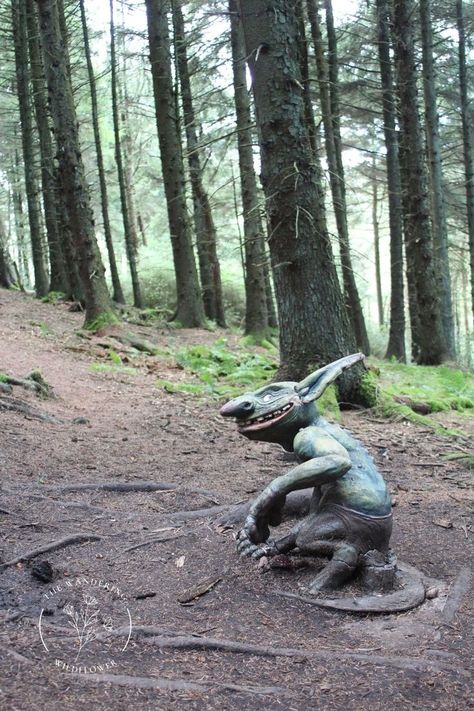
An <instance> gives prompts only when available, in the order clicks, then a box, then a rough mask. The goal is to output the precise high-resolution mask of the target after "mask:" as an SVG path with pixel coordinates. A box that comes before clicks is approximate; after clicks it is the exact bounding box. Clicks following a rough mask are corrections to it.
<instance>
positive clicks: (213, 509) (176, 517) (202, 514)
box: [160, 504, 232, 522]
mask: <svg viewBox="0 0 474 711" xmlns="http://www.w3.org/2000/svg"><path fill="white" fill-rule="evenodd" d="M230 507H232V504H230V505H228V504H223V505H222V506H210V507H209V508H205V509H194V510H191V511H172V512H171V513H165V514H160V515H163V516H164V517H165V518H167V519H170V520H171V521H195V520H196V519H199V518H208V517H213V516H216V515H217V514H221V513H224V512H225V511H228V510H229V508H230ZM219 522H220V520H219Z"/></svg>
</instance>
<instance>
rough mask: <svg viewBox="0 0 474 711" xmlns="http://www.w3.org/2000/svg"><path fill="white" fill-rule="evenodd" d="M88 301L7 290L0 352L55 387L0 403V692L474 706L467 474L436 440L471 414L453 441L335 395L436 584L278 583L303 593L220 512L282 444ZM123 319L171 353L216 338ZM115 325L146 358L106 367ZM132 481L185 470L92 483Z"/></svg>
mask: <svg viewBox="0 0 474 711" xmlns="http://www.w3.org/2000/svg"><path fill="white" fill-rule="evenodd" d="M82 321H83V316H82V314H77V313H71V312H69V311H68V307H67V305H64V304H57V305H52V304H47V303H41V302H39V301H37V300H34V299H33V298H31V297H30V296H27V295H24V294H20V293H14V292H9V291H4V290H0V344H1V346H0V370H1V371H2V372H3V373H6V374H8V375H15V376H22V377H24V376H26V375H28V373H30V372H31V371H32V370H34V369H38V370H39V371H40V372H41V373H42V375H43V377H44V378H45V380H46V381H47V382H48V383H49V384H50V385H51V386H52V387H53V393H54V396H55V397H50V398H48V399H39V398H38V397H37V396H36V395H35V393H34V392H32V391H27V390H25V389H24V388H22V387H20V386H15V387H14V389H13V393H12V394H11V396H13V397H14V398H16V399H17V400H20V401H21V402H22V403H23V404H24V403H26V404H27V406H28V408H29V409H27V410H26V412H25V413H21V412H18V411H8V410H2V409H1V403H0V432H1V440H0V469H1V479H0V658H1V662H0V708H2V709H3V710H4V711H14V710H16V711H34V710H36V709H38V710H41V711H43V710H44V709H48V711H53V710H56V709H65V710H68V711H69V710H74V711H76V710H77V711H82V710H84V711H85V710H86V709H87V710H93V711H105V709H107V711H111V710H113V711H121V710H122V709H123V710H124V711H125V709H128V708H135V709H139V710H148V709H150V710H151V709H249V710H250V709H255V708H264V709H277V708H285V709H298V710H299V709H301V710H303V709H323V710H324V711H326V710H327V711H330V710H331V709H338V710H339V709H344V710H345V711H352V710H356V709H365V708H370V709H373V711H376V710H377V709H384V711H390V710H392V709H412V708H413V709H415V708H416V709H424V710H425V709H438V710H440V709H442V710H446V709H450V710H453V711H454V710H459V711H460V710H461V709H462V710H464V709H468V708H474V696H473V685H472V668H473V667H472V659H473V652H474V645H473V639H474V636H473V632H474V627H473V619H474V618H473V612H474V605H473V603H474V598H473V592H472V587H470V586H469V567H472V566H473V555H472V551H473V540H474V526H473V525H472V521H473V519H472V512H473V507H474V486H473V480H472V471H469V470H468V469H466V468H464V467H463V465H462V463H461V462H456V461H445V460H444V459H443V455H444V454H446V453H448V452H453V451H454V452H455V451H458V450H459V449H465V448H466V446H469V443H468V439H469V437H470V438H471V442H472V435H473V434H474V421H473V419H472V418H470V419H469V418H467V417H465V416H460V415H456V414H455V413H448V414H446V413H443V414H442V415H438V417H439V418H441V419H442V421H443V422H447V423H448V424H449V425H450V426H452V427H459V428H461V429H462V430H463V431H464V432H465V433H466V437H465V438H460V439H456V438H452V437H451V438H446V437H440V436H438V435H436V434H434V433H433V431H432V430H431V429H429V428H422V427H419V426H416V425H413V424H411V423H407V422H397V423H394V422H390V421H383V420H380V419H378V418H377V417H375V416H374V415H373V414H371V413H370V412H367V413H365V412H352V413H344V414H343V424H344V425H345V426H346V427H348V428H349V429H351V430H352V431H353V432H354V433H355V435H356V436H357V437H358V438H359V439H360V440H362V442H363V443H364V444H365V445H366V446H367V447H368V449H369V450H370V451H371V453H372V454H373V456H374V458H375V460H376V462H377V463H378V465H379V467H380V469H381V471H383V473H384V476H385V477H386V479H387V481H388V483H389V486H390V490H391V492H392V494H393V498H394V503H395V508H394V534H393V538H392V542H393V547H394V549H395V550H396V552H397V555H398V558H399V559H400V560H402V561H404V562H406V563H409V564H411V565H412V566H416V567H417V568H418V569H419V570H421V571H422V572H423V573H424V574H425V575H426V576H427V580H428V583H427V584H428V586H429V587H430V590H431V593H430V596H431V599H428V600H426V601H425V602H424V603H423V604H422V605H421V606H420V607H418V608H417V609H415V610H412V611H410V612H405V613H398V614H391V615H375V614H372V615H371V614H363V615H357V614H348V613H342V612H335V611H330V610H324V609H319V608H318V607H315V606H312V605H310V604H307V603H305V602H304V601H301V600H298V599H289V598H287V597H283V596H281V595H280V594H279V593H280V592H281V591H286V592H293V593H297V594H301V589H302V586H304V584H305V582H307V581H308V576H309V575H310V574H311V573H310V572H308V571H307V570H305V569H301V570H300V569H298V570H297V571H294V572H290V571H288V570H273V569H272V570H269V571H267V572H262V569H261V568H260V569H259V567H258V565H257V564H256V563H255V562H253V561H249V560H242V559H240V558H239V557H238V556H237V554H236V551H235V541H234V534H235V529H232V528H229V527H226V526H223V525H221V524H219V522H218V514H219V512H221V511H222V510H223V508H222V507H225V506H226V505H232V504H236V503H237V502H242V501H245V500H247V499H248V498H249V497H251V496H252V495H253V494H255V493H256V492H258V491H259V490H261V488H262V487H263V486H264V485H265V484H266V483H267V482H268V481H269V479H270V478H272V477H273V476H274V475H275V474H277V473H280V472H283V471H284V470H285V469H288V466H289V464H288V462H285V461H284V458H283V456H282V453H281V451H280V450H279V449H278V447H273V446H270V445H266V444H262V443H252V442H247V441H243V440H242V439H241V438H239V436H238V435H237V432H236V430H235V427H234V426H233V425H232V423H229V422H225V421H223V420H222V419H221V418H220V417H219V414H218V403H217V402H215V401H205V400H203V399H197V398H196V397H195V396H192V395H189V394H182V393H174V394H172V393H167V392H164V391H163V390H162V389H159V388H158V387H157V386H156V380H157V379H158V378H161V379H166V380H167V381H173V380H179V379H180V378H181V377H182V371H180V370H179V368H178V367H177V366H176V363H175V361H174V359H173V358H170V356H169V355H163V356H161V355H156V356H149V355H145V354H137V353H136V352H135V353H134V352H132V350H131V349H127V348H126V347H123V346H122V347H121V346H120V344H119V343H118V342H117V341H115V340H114V339H113V333H114V329H111V330H109V331H108V332H107V334H101V335H95V336H91V335H90V334H86V333H84V332H83V331H82V330H81V326H82ZM120 331H122V332H123V333H128V332H129V331H134V333H136V334H139V335H140V337H141V338H146V339H147V340H149V341H151V342H153V343H155V344H157V346H158V347H159V348H160V349H162V350H163V352H164V353H165V352H166V351H168V350H173V349H175V348H176V347H178V346H179V345H181V344H190V343H202V342H206V343H211V342H213V341H214V340H215V339H216V338H217V335H216V334H215V333H211V332H208V331H196V330H194V331H186V330H169V329H168V328H158V327H156V326H155V327H153V328H152V327H140V326H136V327H131V326H123V327H116V330H115V334H116V335H117V334H118V333H119V332H120ZM236 340H237V339H236V337H234V336H229V347H230V348H232V346H233V344H235V343H236ZM111 343H113V344H114V346H113V347H114V349H115V350H116V351H117V352H119V353H120V355H121V357H122V361H123V360H126V359H127V358H128V359H129V361H130V362H129V363H128V364H126V365H127V366H133V370H132V369H131V368H130V369H127V368H126V367H123V366H119V365H117V366H116V367H114V366H113V364H112V365H111V366H110V367H103V365H104V363H108V364H109V365H110V364H111V361H110V357H109V356H108V355H107V354H108V352H109V351H110V345H111ZM97 364H102V367H98V365H97ZM2 397H3V400H4V402H8V401H9V400H8V396H5V395H4V396H2ZM9 402H11V400H10V401H9ZM124 482H128V483H130V484H132V485H137V484H138V485H140V483H141V482H154V483H155V484H158V483H160V482H161V483H169V484H173V485H175V488H172V487H168V488H166V487H162V488H161V489H159V488H157V489H156V490H148V491H146V490H142V491H139V490H138V491H123V490H122V491H121V490H117V491H113V490H107V489H104V488H102V489H101V488H99V487H100V485H103V484H107V485H117V484H119V485H120V484H122V483H124ZM83 485H92V486H90V487H89V488H87V486H83ZM112 488H113V486H112ZM116 488H119V487H116ZM148 488H149V489H153V487H148ZM202 509H205V511H201V510H202ZM210 509H211V510H210ZM195 510H199V511H198V513H197V514H195V515H194V516H193V515H192V514H189V512H190V511H195ZM183 512H184V513H183ZM71 536H77V538H72V539H71V538H68V537H71ZM63 539H67V540H63ZM58 542H59V543H58ZM50 544H57V545H53V546H52V547H51V548H49V550H48V546H49V545H50ZM42 547H45V549H46V550H44V552H43V553H42V554H39V550H38V549H41V548H42ZM29 554H32V555H29ZM27 558H30V560H25V559H27ZM2 563H3V565H2ZM5 564H6V565H5ZM313 575H314V571H313ZM51 576H52V579H51V580H50V578H51ZM206 590H207V591H206ZM205 591H206V592H205ZM130 621H131V622H130ZM130 632H131V634H130ZM80 644H82V647H81V648H80V647H79V645H80Z"/></svg>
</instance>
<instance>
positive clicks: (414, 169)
mask: <svg viewBox="0 0 474 711" xmlns="http://www.w3.org/2000/svg"><path fill="white" fill-rule="evenodd" d="M413 12H414V4H413V1H412V0H395V1H394V41H395V57H396V70H397V90H398V96H399V101H400V130H401V140H402V143H403V163H404V174H405V177H406V182H405V184H404V185H403V190H404V201H405V203H404V207H405V212H406V215H405V241H406V250H407V268H408V271H407V278H408V280H409V281H410V280H412V281H413V283H414V285H415V291H416V301H417V307H418V314H419V324H418V334H417V337H418V340H419V342H418V346H419V352H418V354H417V362H418V363H419V364H420V365H438V364H439V363H441V362H442V361H443V359H444V358H445V357H446V355H447V352H446V342H445V339H444V333H443V328H442V322H441V313H440V307H439V299H438V293H437V291H438V289H437V282H436V276H435V269H434V260H433V248H432V235H431V223H430V209H429V200H428V185H427V175H426V161H425V154H424V150H423V140H422V134H421V124H420V117H419V114H418V97H417V87H416V68H415V51H414V43H413Z"/></svg>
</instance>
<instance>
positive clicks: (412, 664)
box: [113, 625, 470, 676]
mask: <svg viewBox="0 0 474 711" xmlns="http://www.w3.org/2000/svg"><path fill="white" fill-rule="evenodd" d="M113 634H114V635H115V636H127V635H128V634H129V628H128V627H121V628H117V629H116V630H114V631H113ZM132 637H134V638H137V637H150V638H151V639H150V642H151V643H152V644H153V645H154V646H156V647H159V648H160V649H196V650H200V649H209V650H215V651H222V652H231V653H232V652H233V653H237V654H252V655H255V656H258V657H296V658H300V659H316V660H323V661H328V660H334V661H342V660H351V661H358V662H365V663H368V664H375V665H377V666H378V665H381V666H391V667H395V668H398V669H408V670H412V671H429V670H435V671H449V672H451V673H453V674H460V675H461V676H470V671H469V670H468V669H464V668H463V667H461V666H460V665H457V664H453V662H452V661H450V662H449V663H448V662H442V661H438V660H432V659H423V658H417V657H407V656H396V655H387V656H385V655H382V654H367V653H366V652H357V651H353V652H344V651H342V650H341V651H334V650H333V649H319V650H312V649H294V648H291V647H274V646H272V647H265V646H261V645H256V644H248V643H245V642H238V641H235V640H230V639H215V638H213V637H199V636H196V637H194V636H192V635H185V634H183V633H181V632H172V631H170V630H166V631H164V630H163V628H160V627H153V626H148V625H141V626H138V627H134V628H133V630H132Z"/></svg>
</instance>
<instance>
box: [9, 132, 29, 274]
mask: <svg viewBox="0 0 474 711" xmlns="http://www.w3.org/2000/svg"><path fill="white" fill-rule="evenodd" d="M17 142H18V141H17V131H16V127H15V128H14V144H15V145H14V149H13V155H12V158H11V167H10V170H9V171H8V176H9V182H10V185H11V192H12V203H13V214H14V219H15V234H16V244H17V254H18V268H19V272H20V279H21V281H22V282H26V283H27V284H29V283H30V265H29V259H28V245H27V243H26V236H25V213H24V210H23V194H22V186H21V179H20V173H21V168H22V166H21V165H20V155H19V150H18V148H17Z"/></svg>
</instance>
